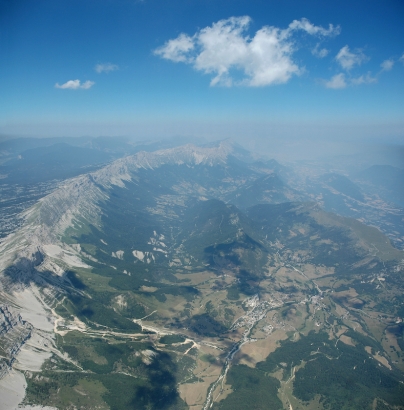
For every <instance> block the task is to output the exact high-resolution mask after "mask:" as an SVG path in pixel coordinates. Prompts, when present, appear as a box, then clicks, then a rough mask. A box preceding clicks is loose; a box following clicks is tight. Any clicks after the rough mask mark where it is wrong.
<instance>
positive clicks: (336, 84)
mask: <svg viewBox="0 0 404 410" xmlns="http://www.w3.org/2000/svg"><path fill="white" fill-rule="evenodd" d="M325 86H326V87H327V88H333V89H334V90H336V89H338V88H345V87H346V86H347V83H346V80H345V74H344V73H340V74H337V75H334V77H332V78H331V80H329V81H326V83H325Z"/></svg>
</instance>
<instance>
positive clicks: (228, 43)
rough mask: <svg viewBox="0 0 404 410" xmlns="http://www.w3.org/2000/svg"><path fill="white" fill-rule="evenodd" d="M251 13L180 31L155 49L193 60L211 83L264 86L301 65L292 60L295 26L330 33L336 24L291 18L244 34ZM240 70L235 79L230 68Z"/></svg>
mask: <svg viewBox="0 0 404 410" xmlns="http://www.w3.org/2000/svg"><path fill="white" fill-rule="evenodd" d="M250 22H251V19H250V17H248V16H243V17H230V18H229V19H226V20H220V21H218V22H217V23H214V24H212V26H209V27H205V28H203V29H202V30H199V31H198V32H197V33H195V34H194V35H193V36H192V37H190V36H188V35H187V34H180V35H179V36H178V37H177V38H175V39H173V40H169V41H167V42H166V43H165V44H164V45H163V46H162V47H159V48H158V49H156V50H155V51H154V53H155V54H156V55H159V56H161V57H162V58H165V59H167V60H171V61H174V62H184V63H188V64H192V66H193V67H194V68H195V69H196V70H199V71H202V72H204V73H206V74H213V75H214V78H213V79H212V80H211V83H210V84H211V85H212V86H213V85H225V86H230V85H233V84H238V85H248V86H266V85H271V84H280V83H286V82H287V81H288V80H289V79H290V78H291V77H292V76H293V75H298V74H300V73H301V72H302V69H301V68H300V67H299V66H298V65H297V64H296V63H295V62H294V61H293V60H292V55H293V53H294V52H295V51H296V45H295V43H294V41H293V39H292V36H293V34H294V33H295V32H297V31H298V30H302V31H305V32H306V33H308V34H310V35H318V36H331V35H336V34H338V33H339V27H334V26H332V25H330V26H329V28H328V29H325V28H323V27H319V26H314V25H313V24H311V23H310V22H309V21H308V20H307V19H302V20H294V21H293V22H292V23H291V24H290V25H289V26H288V28H286V29H284V30H281V29H279V28H277V27H269V26H265V27H262V28H261V29H260V30H258V31H257V32H256V33H255V35H254V36H253V37H250V36H248V35H247V34H246V30H247V29H248V26H249V24H250ZM232 70H233V71H234V70H236V71H239V72H241V73H243V76H242V79H241V80H234V78H233V77H234V76H232V75H231V73H230V72H231V71H232Z"/></svg>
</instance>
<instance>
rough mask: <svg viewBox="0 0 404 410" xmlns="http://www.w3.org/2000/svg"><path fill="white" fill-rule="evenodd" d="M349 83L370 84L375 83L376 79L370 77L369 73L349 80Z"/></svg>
mask: <svg viewBox="0 0 404 410" xmlns="http://www.w3.org/2000/svg"><path fill="white" fill-rule="evenodd" d="M350 82H351V84H352V85H361V84H372V83H377V78H376V77H372V75H371V73H370V72H369V73H367V74H365V75H361V76H359V77H356V78H351V80H350Z"/></svg>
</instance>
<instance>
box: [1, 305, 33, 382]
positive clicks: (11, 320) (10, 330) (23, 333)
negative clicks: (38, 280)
mask: <svg viewBox="0 0 404 410" xmlns="http://www.w3.org/2000/svg"><path fill="white" fill-rule="evenodd" d="M32 331H33V326H32V325H31V324H30V323H28V322H26V321H24V320H23V319H22V317H21V315H20V314H17V313H14V312H12V311H11V309H10V307H9V306H8V305H0V355H1V357H0V379H2V378H3V377H4V376H5V375H6V374H7V373H8V372H9V370H10V369H11V367H12V365H13V362H14V360H15V358H16V356H17V354H18V352H19V351H20V350H21V347H22V346H23V345H24V344H25V342H26V341H27V340H28V339H29V338H30V337H31V335H32Z"/></svg>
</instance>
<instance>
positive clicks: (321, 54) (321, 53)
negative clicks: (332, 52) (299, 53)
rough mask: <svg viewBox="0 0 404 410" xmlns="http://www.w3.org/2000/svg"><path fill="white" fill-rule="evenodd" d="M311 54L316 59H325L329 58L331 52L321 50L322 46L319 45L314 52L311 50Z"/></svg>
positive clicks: (324, 49)
mask: <svg viewBox="0 0 404 410" xmlns="http://www.w3.org/2000/svg"><path fill="white" fill-rule="evenodd" d="M311 53H312V54H313V56H315V57H318V58H324V57H327V55H328V53H329V51H328V50H327V49H326V48H322V49H320V44H319V43H317V44H316V46H315V47H314V48H313V50H311Z"/></svg>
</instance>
